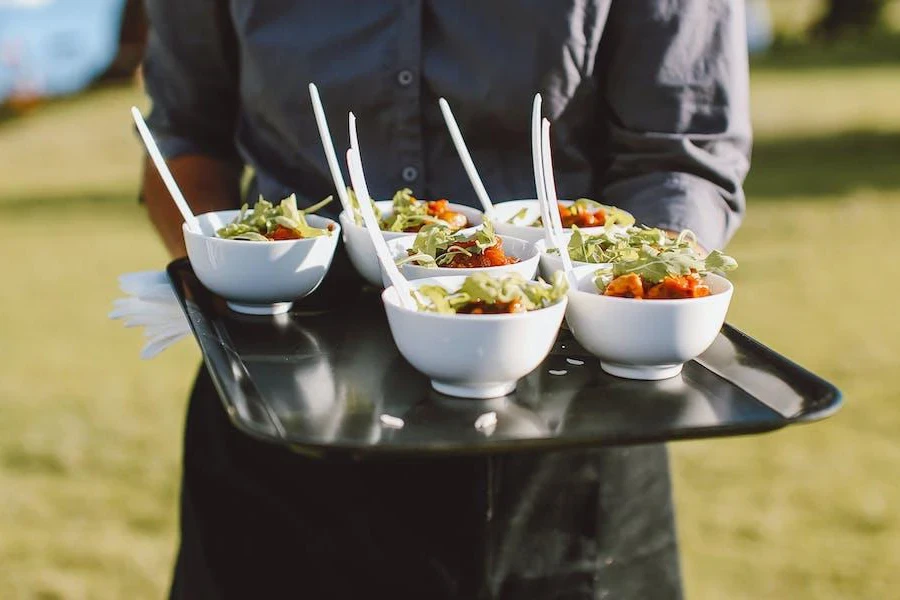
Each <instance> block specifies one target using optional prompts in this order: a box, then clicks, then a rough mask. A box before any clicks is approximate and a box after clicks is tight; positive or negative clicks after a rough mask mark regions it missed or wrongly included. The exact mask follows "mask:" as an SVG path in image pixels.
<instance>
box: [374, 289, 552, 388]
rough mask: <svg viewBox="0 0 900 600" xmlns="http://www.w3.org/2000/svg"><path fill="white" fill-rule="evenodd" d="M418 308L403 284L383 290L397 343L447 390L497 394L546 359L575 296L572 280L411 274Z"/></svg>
mask: <svg viewBox="0 0 900 600" xmlns="http://www.w3.org/2000/svg"><path fill="white" fill-rule="evenodd" d="M410 285H411V286H412V287H413V288H414V290H415V293H414V294H413V297H415V298H416V302H417V306H416V308H407V307H406V306H404V305H403V304H402V303H401V302H400V296H399V291H398V289H397V288H396V287H393V286H391V287H389V288H388V289H386V290H385V291H384V293H383V294H382V296H381V297H382V300H383V301H384V307H385V312H386V314H387V318H388V324H389V325H390V328H391V335H392V336H393V338H394V342H395V343H396V344H397V349H398V350H399V351H400V354H401V355H403V358H405V359H406V360H407V361H408V362H409V363H410V364H411V365H412V366H413V367H415V368H416V369H417V370H418V371H420V372H422V373H424V374H425V375H426V376H427V377H428V378H429V379H430V380H431V386H432V387H433V388H434V389H435V390H437V391H438V392H440V393H442V394H446V395H449V396H457V397H464V398H496V397H500V396H505V395H506V394H509V393H511V392H512V391H513V390H515V388H516V382H517V381H518V380H519V379H520V378H522V377H524V376H525V375H527V374H528V373H530V372H532V371H533V370H534V369H536V368H537V367H538V365H540V364H541V361H543V360H544V359H545V358H546V357H547V354H549V353H550V350H551V349H552V348H553V343H554V341H555V339H556V336H557V333H558V332H559V326H560V324H561V323H562V319H563V316H564V314H565V310H566V306H567V304H568V296H567V295H566V290H567V283H566V282H565V281H564V280H563V278H562V277H560V278H559V279H558V280H556V281H554V283H553V284H552V285H551V284H546V283H543V282H533V281H528V280H526V279H524V278H522V277H518V276H514V275H513V276H503V277H492V276H490V275H488V274H487V273H485V272H479V273H476V274H474V275H470V276H468V277H462V276H449V277H435V278H428V279H421V280H418V281H413V282H410Z"/></svg>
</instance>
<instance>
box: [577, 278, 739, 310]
mask: <svg viewBox="0 0 900 600" xmlns="http://www.w3.org/2000/svg"><path fill="white" fill-rule="evenodd" d="M593 275H594V274H593V273H585V274H583V275H581V276H579V277H578V279H577V283H578V286H579V287H577V288H570V289H569V292H568V295H584V296H590V297H592V298H600V300H599V302H613V303H616V302H620V303H622V302H624V303H625V304H626V305H627V304H628V303H631V304H632V305H633V306H661V307H663V308H659V309H658V308H651V309H647V310H666V309H665V308H664V307H666V306H681V305H684V304H685V303H687V304H690V305H692V306H694V305H698V304H711V303H714V302H716V301H719V300H721V299H722V296H731V295H732V294H733V293H734V284H733V283H732V282H731V280H730V279H728V278H727V277H724V276H722V275H717V274H716V273H709V274H707V275H705V276H704V279H705V278H707V277H713V278H715V279H716V280H721V282H724V284H725V289H724V290H722V291H721V292H715V293H712V294H710V295H709V296H702V297H700V298H660V299H658V300H647V301H646V302H645V301H644V300H643V299H639V298H622V297H619V296H604V295H603V294H595V293H592V292H586V291H584V290H582V289H580V286H581V283H582V282H583V281H584V280H585V279H587V278H588V277H593ZM635 300H638V301H637V302H635ZM642 310H643V309H642Z"/></svg>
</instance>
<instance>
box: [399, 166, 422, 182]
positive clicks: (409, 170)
mask: <svg viewBox="0 0 900 600" xmlns="http://www.w3.org/2000/svg"><path fill="white" fill-rule="evenodd" d="M400 176H401V177H403V181H405V182H406V183H412V182H413V181H415V180H416V179H418V178H419V170H418V169H417V168H415V167H403V171H402V172H401V173H400Z"/></svg>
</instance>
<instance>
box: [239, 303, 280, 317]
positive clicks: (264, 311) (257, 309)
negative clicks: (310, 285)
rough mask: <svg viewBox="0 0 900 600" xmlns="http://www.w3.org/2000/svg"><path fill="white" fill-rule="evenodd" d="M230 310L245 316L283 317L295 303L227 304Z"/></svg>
mask: <svg viewBox="0 0 900 600" xmlns="http://www.w3.org/2000/svg"><path fill="white" fill-rule="evenodd" d="M225 304H227V305H228V308H230V309H231V310H233V311H234V312H237V313H241V314H243V315H281V314H284V313H286V312H287V311H289V310H291V307H292V306H293V305H294V303H293V302H275V303H274V304H241V303H240V302H225Z"/></svg>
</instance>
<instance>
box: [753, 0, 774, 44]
mask: <svg viewBox="0 0 900 600" xmlns="http://www.w3.org/2000/svg"><path fill="white" fill-rule="evenodd" d="M773 37H774V34H773V32H772V15H771V14H770V12H769V0H747V48H748V49H749V51H750V53H751V54H756V53H760V52H765V51H766V50H768V49H769V47H770V46H771V45H772V39H773Z"/></svg>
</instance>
